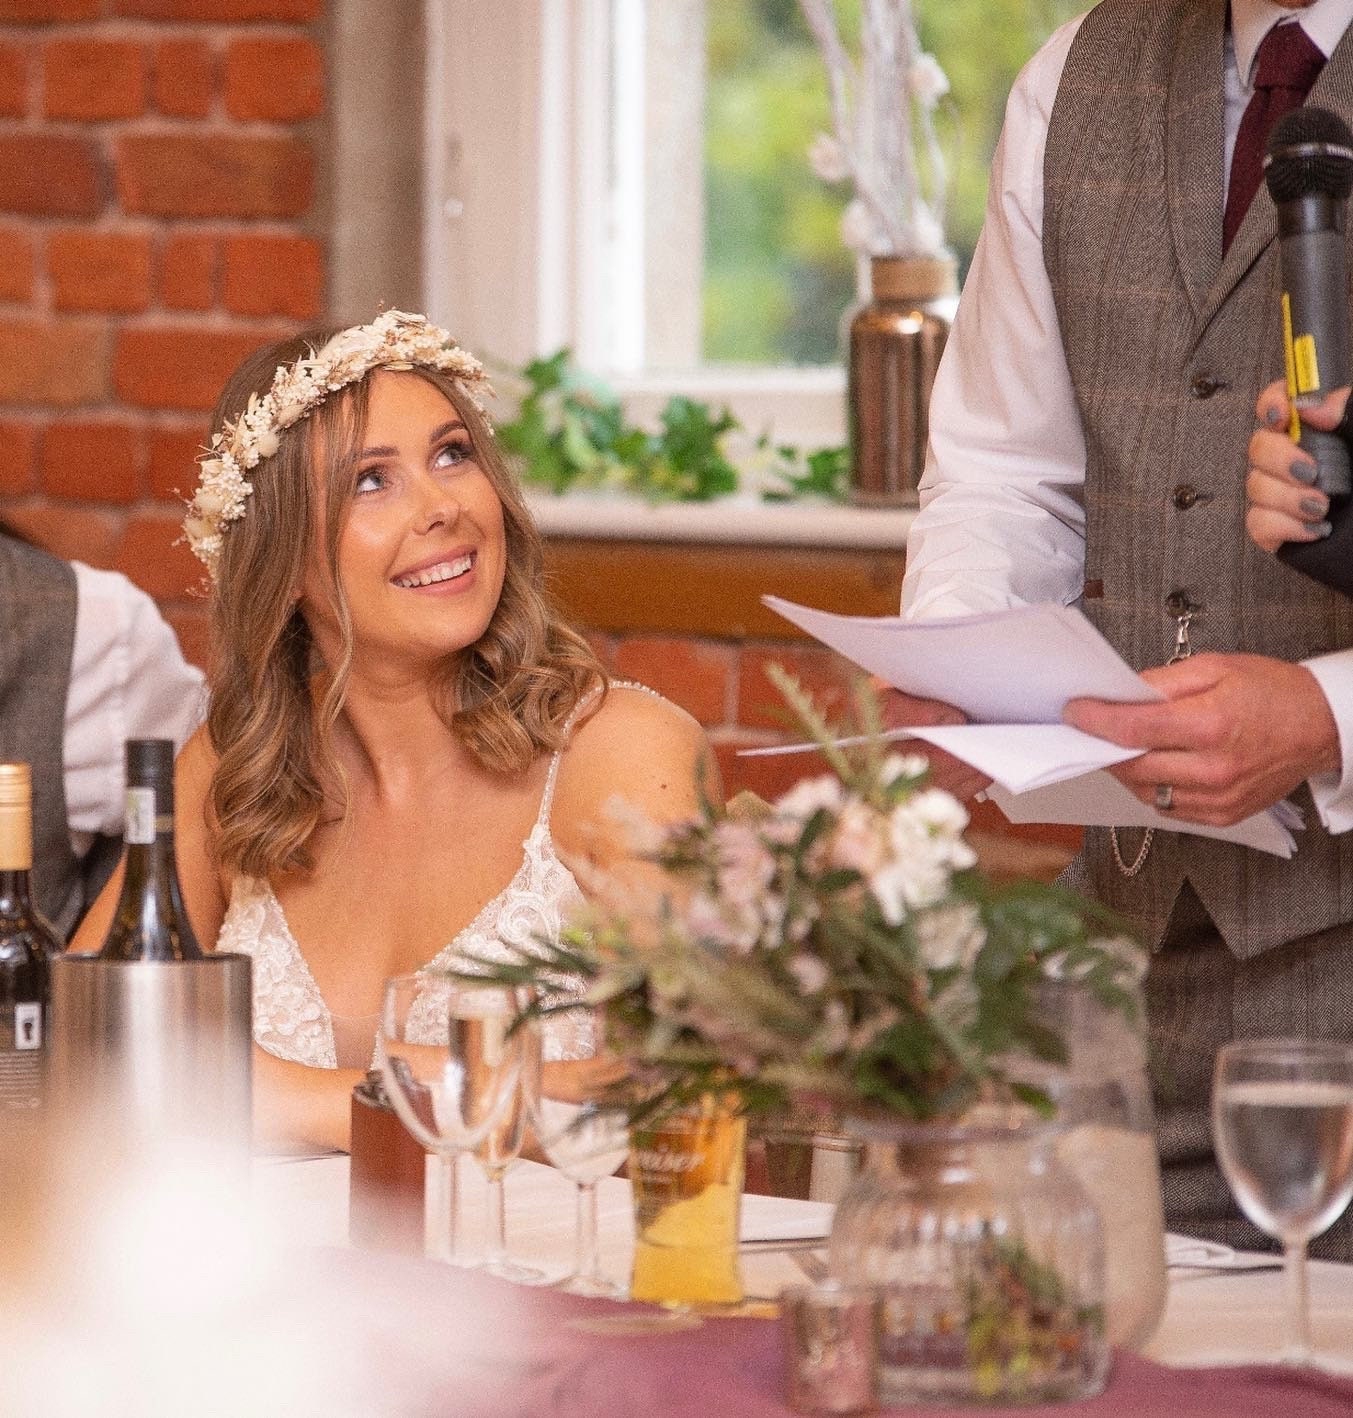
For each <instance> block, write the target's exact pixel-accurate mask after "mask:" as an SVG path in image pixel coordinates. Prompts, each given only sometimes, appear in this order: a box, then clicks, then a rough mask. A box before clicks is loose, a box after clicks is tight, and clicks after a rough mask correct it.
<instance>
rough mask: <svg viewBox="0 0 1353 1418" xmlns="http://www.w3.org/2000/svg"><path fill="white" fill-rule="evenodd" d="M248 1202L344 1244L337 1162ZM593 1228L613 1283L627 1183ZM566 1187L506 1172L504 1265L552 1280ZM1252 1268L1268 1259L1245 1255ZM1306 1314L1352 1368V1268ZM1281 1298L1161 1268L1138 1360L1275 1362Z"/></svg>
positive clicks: (265, 1182)
mask: <svg viewBox="0 0 1353 1418" xmlns="http://www.w3.org/2000/svg"><path fill="white" fill-rule="evenodd" d="M458 1175H459V1178H460V1190H461V1211H462V1225H461V1244H462V1249H463V1251H464V1252H465V1253H466V1255H467V1257H473V1256H474V1255H476V1254H478V1253H480V1252H482V1248H483V1236H484V1225H485V1204H484V1203H485V1184H484V1180H483V1174H482V1173H481V1172H480V1170H479V1169H478V1167H477V1166H475V1164H474V1163H473V1162H471V1161H469V1160H468V1159H467V1160H463V1161H462V1163H461V1165H460V1171H459V1174H458ZM254 1190H255V1199H256V1202H257V1205H258V1207H259V1209H260V1212H261V1214H262V1215H263V1216H264V1217H265V1218H270V1219H271V1220H273V1221H274V1222H276V1223H277V1224H278V1226H279V1227H280V1228H281V1230H282V1233H283V1234H284V1235H285V1237H286V1239H287V1241H288V1242H289V1243H298V1244H301V1245H338V1246H341V1245H346V1244H347V1235H348V1159H347V1158H346V1157H341V1156H340V1157H325V1158H318V1159H307V1160H304V1161H290V1160H289V1161H259V1162H257V1163H256V1164H255V1168H254ZM598 1214H599V1233H600V1238H601V1254H602V1263H603V1267H604V1269H605V1270H606V1273H607V1274H608V1275H609V1276H611V1277H612V1278H613V1279H615V1280H616V1281H617V1282H622V1283H623V1282H624V1280H625V1279H626V1278H627V1276H628V1274H629V1266H630V1257H631V1254H632V1251H633V1246H634V1227H633V1214H632V1209H631V1206H630V1194H629V1183H628V1182H625V1181H622V1180H620V1179H619V1178H615V1177H609V1178H607V1179H605V1180H604V1181H603V1182H602V1183H601V1184H600V1185H599V1187H598ZM829 1225H830V1208H827V1207H824V1206H823V1205H822V1204H821V1203H817V1202H802V1201H787V1200H783V1199H780V1198H773V1197H747V1198H745V1199H744V1216H743V1236H744V1239H754V1238H765V1237H778V1238H783V1237H788V1236H793V1235H812V1234H814V1233H815V1232H817V1233H821V1234H824V1235H825V1232H826V1229H827V1227H828V1226H829ZM573 1226H574V1202H573V1185H572V1183H570V1182H569V1181H568V1180H567V1179H566V1178H564V1177H563V1176H562V1175H561V1174H560V1173H558V1172H556V1171H554V1170H553V1169H552V1168H549V1167H542V1166H539V1165H537V1164H535V1163H531V1162H520V1163H518V1164H517V1165H516V1166H515V1167H513V1169H512V1170H511V1171H510V1172H509V1173H508V1176H507V1228H508V1249H509V1251H510V1252H511V1254H512V1256H513V1257H514V1259H517V1260H520V1261H523V1262H526V1263H527V1264H530V1265H533V1266H536V1267H538V1268H540V1269H543V1270H546V1271H548V1272H549V1273H550V1274H551V1275H563V1274H564V1273H565V1272H566V1271H567V1270H568V1269H569V1268H570V1265H571V1261H572V1254H573V1234H574V1231H573ZM1253 1259H1255V1260H1256V1261H1262V1260H1272V1259H1273V1258H1272V1257H1254V1258H1253ZM742 1269H743V1278H744V1281H745V1284H746V1288H747V1292H748V1294H749V1295H751V1296H766V1297H771V1296H773V1295H775V1294H776V1293H778V1291H779V1290H780V1289H781V1288H782V1287H783V1286H785V1285H790V1284H802V1283H803V1282H804V1279H805V1275H804V1270H803V1269H802V1268H801V1267H800V1264H799V1262H798V1260H796V1259H795V1253H794V1252H777V1253H766V1252H763V1251H755V1250H752V1251H747V1252H745V1253H744V1256H743V1267H742ZM1310 1281H1311V1313H1312V1323H1313V1329H1314V1335H1315V1345H1316V1349H1317V1352H1318V1353H1319V1355H1320V1359H1321V1362H1322V1364H1323V1365H1324V1366H1325V1367H1327V1368H1329V1369H1331V1370H1335V1371H1338V1372H1345V1373H1353V1266H1344V1265H1330V1264H1326V1263H1322V1262H1312V1263H1311V1266H1310ZM1285 1300H1286V1293H1285V1289H1284V1276H1283V1275H1282V1273H1281V1272H1280V1271H1264V1272H1260V1273H1246V1272H1243V1271H1234V1272H1224V1273H1221V1274H1209V1273H1205V1272H1200V1271H1191V1270H1172V1272H1171V1276H1170V1295H1169V1301H1168V1304H1167V1307H1166V1311H1165V1316H1164V1319H1163V1320H1162V1321H1161V1324H1160V1327H1159V1329H1158V1330H1157V1331H1156V1334H1155V1336H1154V1337H1153V1339H1152V1340H1151V1342H1150V1344H1149V1345H1148V1346H1147V1347H1146V1349H1145V1350H1144V1351H1143V1352H1144V1353H1145V1355H1146V1357H1148V1358H1151V1359H1155V1360H1157V1361H1158V1362H1160V1363H1164V1364H1173V1365H1207V1364H1226V1363H1239V1362H1250V1363H1254V1362H1266V1361H1271V1360H1274V1359H1276V1358H1277V1357H1278V1356H1279V1353H1280V1350H1281V1345H1282V1338H1283V1327H1282V1317H1283V1313H1284V1305H1285Z"/></svg>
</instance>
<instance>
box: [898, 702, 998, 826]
mask: <svg viewBox="0 0 1353 1418" xmlns="http://www.w3.org/2000/svg"><path fill="white" fill-rule="evenodd" d="M875 688H876V689H878V690H879V693H880V699H879V704H880V707H881V708H882V710H883V722H884V724H885V725H886V726H887V727H888V728H890V729H902V728H908V729H910V728H931V727H933V726H934V725H936V724H966V723H967V722H968V716H967V715H966V714H964V712H963V711H962V710H961V709H955V708H954V706H953V705H952V704H944V703H942V702H941V701H940V700H938V699H918V698H917V697H916V696H915V695H914V694H903V693H902V691H901V690H900V689H892V688H890V687H889V686H887V685H884V684H883V683H881V682H880V681H877V680H876V681H875ZM907 751H908V752H910V753H919V754H921V755H922V756H923V757H925V758H928V759H929V760H930V781H931V782H932V783H933V784H934V785H935V787H937V788H943V789H944V791H945V792H946V793H952V794H953V795H954V796H955V797H956V798H958V799H960V800H961V801H962V800H966V799H968V798H972V797H976V796H977V794H978V793H980V792H982V791H983V790H984V789H986V788H987V787H989V786H990V784H991V779H990V778H988V777H986V776H984V775H983V774H981V773H979V772H977V770H976V769H974V768H969V767H968V765H967V764H966V763H964V762H963V760H962V759H959V758H955V757H954V756H953V754H952V753H945V751H944V750H943V749H942V748H934V747H933V746H932V745H930V744H928V743H926V742H925V740H924V739H913V740H908V742H907Z"/></svg>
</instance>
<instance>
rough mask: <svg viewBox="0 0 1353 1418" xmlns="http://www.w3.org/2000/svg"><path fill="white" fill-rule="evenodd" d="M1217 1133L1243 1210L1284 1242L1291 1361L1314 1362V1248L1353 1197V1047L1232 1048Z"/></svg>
mask: <svg viewBox="0 0 1353 1418" xmlns="http://www.w3.org/2000/svg"><path fill="white" fill-rule="evenodd" d="M1212 1128H1213V1133H1214V1135H1215V1137H1216V1142H1217V1156H1218V1160H1219V1161H1220V1162H1221V1169H1222V1171H1223V1173H1225V1176H1226V1180H1227V1181H1228V1182H1229V1183H1230V1186H1231V1190H1232V1192H1233V1193H1234V1194H1235V1198H1236V1200H1237V1201H1238V1202H1239V1203H1240V1209H1241V1210H1242V1211H1243V1212H1244V1213H1245V1215H1246V1216H1248V1217H1249V1218H1250V1220H1251V1221H1253V1222H1254V1224H1255V1225H1256V1226H1258V1227H1259V1229H1260V1230H1261V1231H1265V1232H1267V1233H1268V1234H1269V1235H1270V1236H1274V1237H1276V1238H1277V1239H1278V1240H1280V1241H1281V1242H1282V1246H1283V1262H1284V1269H1285V1270H1286V1272H1287V1288H1288V1343H1287V1349H1286V1352H1285V1354H1284V1358H1285V1359H1286V1360H1287V1362H1289V1363H1293V1364H1306V1363H1309V1362H1310V1358H1311V1319H1310V1302H1309V1295H1308V1292H1307V1284H1306V1246H1307V1243H1308V1242H1309V1241H1310V1240H1311V1238H1312V1237H1314V1236H1318V1235H1320V1234H1321V1233H1322V1232H1323V1231H1325V1230H1327V1229H1328V1228H1329V1227H1330V1226H1331V1225H1333V1224H1334V1222H1335V1221H1336V1220H1337V1219H1338V1218H1339V1216H1340V1215H1341V1214H1342V1213H1343V1211H1344V1208H1345V1207H1347V1205H1348V1203H1349V1198H1350V1197H1353V1046H1350V1045H1345V1044H1334V1043H1323V1042H1319V1041H1316V1040H1305V1039H1260V1040H1253V1041H1249V1040H1246V1041H1242V1042H1240V1043H1234V1044H1227V1045H1226V1046H1225V1047H1224V1048H1222V1049H1221V1051H1220V1052H1219V1053H1218V1055H1217V1063H1216V1070H1215V1073H1214V1077H1213V1087H1212Z"/></svg>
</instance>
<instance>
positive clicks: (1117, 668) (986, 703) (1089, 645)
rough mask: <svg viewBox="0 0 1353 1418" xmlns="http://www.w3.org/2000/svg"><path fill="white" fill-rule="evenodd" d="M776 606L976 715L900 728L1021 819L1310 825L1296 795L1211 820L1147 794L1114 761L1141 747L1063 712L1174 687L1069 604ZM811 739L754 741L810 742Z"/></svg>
mask: <svg viewBox="0 0 1353 1418" xmlns="http://www.w3.org/2000/svg"><path fill="white" fill-rule="evenodd" d="M762 600H763V601H764V603H765V604H766V605H767V606H768V607H769V608H770V609H771V610H773V611H775V612H776V614H777V615H782V616H783V617H784V618H785V619H786V620H788V621H792V622H793V624H795V625H797V626H798V627H799V628H800V629H801V630H804V631H806V632H807V633H808V634H809V635H811V636H812V637H813V638H814V639H815V640H819V641H821V642H822V644H824V645H829V646H830V647H831V648H832V649H833V650H836V651H838V652H839V653H840V654H842V655H844V656H845V657H846V659H848V660H851V661H853V662H854V663H855V664H857V665H859V666H860V668H861V669H863V670H867V671H868V672H869V673H870V674H873V675H877V676H878V677H879V678H880V679H882V680H885V681H886V682H887V683H888V684H891V685H893V686H894V687H895V688H897V689H900V690H902V691H903V692H904V693H907V694H915V695H920V696H922V697H924V698H926V699H938V700H942V701H943V702H944V703H946V704H952V705H954V706H955V707H956V708H958V709H961V710H962V711H963V712H964V713H965V714H966V715H967V716H968V718H969V720H970V721H971V722H970V723H967V724H956V725H946V726H941V727H938V728H914V729H895V730H893V731H892V732H891V733H890V734H889V737H890V738H896V739H902V738H918V739H923V740H925V742H927V743H930V744H933V745H934V746H935V747H936V748H942V749H944V750H945V751H946V752H948V753H952V754H953V755H954V757H955V758H960V759H962V760H963V762H965V763H967V764H970V765H971V766H972V767H973V768H975V769H977V770H978V772H980V773H985V774H986V775H987V776H988V777H989V778H991V779H992V786H991V787H990V788H989V789H988V791H987V796H988V797H990V798H991V799H992V800H993V801H994V802H995V803H996V804H997V805H998V806H999V807H1000V809H1001V810H1002V812H1004V813H1005V815H1006V816H1007V817H1008V818H1009V819H1010V820H1011V821H1012V822H1065V823H1073V824H1078V825H1080V826H1094V827H1155V828H1158V829H1160V830H1161V831H1165V832H1191V833H1195V834H1196V835H1198V836H1200V837H1215V838H1218V839H1220V840H1221V841H1224V842H1238V843H1240V844H1241V845H1243V846H1246V847H1253V848H1255V849H1257V850H1258V851H1261V852H1271V853H1273V854H1274V855H1275V856H1280V857H1290V856H1291V855H1292V853H1293V852H1294V851H1295V850H1296V843H1295V841H1294V840H1293V837H1292V833H1291V831H1290V830H1289V829H1292V828H1299V827H1300V826H1301V816H1300V814H1299V813H1298V812H1297V810H1296V808H1295V807H1293V806H1292V804H1291V803H1288V802H1283V803H1279V804H1278V805H1277V806H1276V807H1272V808H1269V809H1268V810H1267V811H1265V812H1261V813H1256V814H1255V815H1254V816H1253V817H1247V818H1246V819H1245V820H1244V821H1243V822H1238V823H1236V824H1235V826H1233V827H1204V826H1202V825H1201V824H1199V823H1192V822H1184V821H1182V820H1180V819H1179V818H1177V817H1175V816H1173V815H1170V816H1167V815H1165V814H1163V813H1159V812H1157V811H1156V810H1155V809H1154V808H1152V807H1148V806H1146V804H1145V803H1142V802H1139V801H1138V800H1137V799H1136V798H1135V797H1134V796H1133V795H1132V794H1131V793H1130V792H1129V791H1128V790H1127V789H1126V788H1125V787H1124V786H1123V785H1122V784H1121V783H1120V782H1118V780H1117V779H1116V778H1114V777H1113V776H1112V775H1111V774H1109V773H1107V772H1105V771H1104V770H1105V769H1107V768H1110V767H1112V766H1113V765H1114V764H1116V763H1124V762H1126V761H1127V760H1128V759H1130V758H1136V757H1137V756H1138V755H1139V754H1140V752H1141V750H1140V749H1133V748H1122V747H1121V746H1119V745H1118V744H1114V743H1110V742H1108V740H1107V739H1099V738H1095V737H1094V736H1093V735H1091V734H1085V733H1082V732H1081V731H1080V730H1079V729H1073V728H1071V727H1070V725H1068V724H1064V723H1062V721H1061V720H1062V710H1063V709H1064V708H1065V707H1066V705H1067V703H1068V701H1069V700H1072V699H1107V700H1112V701H1115V702H1117V703H1122V704H1143V703H1150V702H1152V701H1155V702H1160V701H1161V700H1162V699H1163V697H1164V696H1162V695H1161V693H1160V692H1159V691H1158V690H1155V689H1152V687H1151V686H1150V685H1149V684H1147V682H1146V681H1145V680H1144V679H1142V677H1141V676H1140V675H1139V674H1137V673H1136V672H1135V671H1134V670H1133V669H1131V668H1130V667H1129V666H1128V665H1127V664H1126V663H1125V662H1124V660H1123V659H1122V658H1121V656H1119V654H1118V652H1117V651H1116V650H1114V648H1113V647H1112V646H1111V645H1110V644H1109V642H1108V641H1107V640H1105V639H1104V637H1103V636H1102V635H1101V634H1100V633H1099V631H1097V630H1096V629H1095V628H1094V626H1092V625H1091V624H1090V622H1089V621H1088V620H1086V618H1085V616H1084V615H1082V614H1081V612H1080V611H1078V610H1075V609H1074V608H1072V607H1070V606H1053V605H1042V606H1022V607H1019V608H1018V609H1015V610H1008V611H994V612H991V613H990V614H987V615H972V616H959V617H956V618H954V619H952V620H930V621H903V620H900V619H898V618H897V617H896V616H878V617H874V616H850V615H835V614H833V613H832V612H830V611H819V610H813V609H811V608H810V607H808V606H800V605H796V604H795V603H794V602H793V601H786V600H782V599H780V597H778V596H764V597H763V598H762ZM813 747H814V745H812V744H793V745H787V746H785V747H781V748H774V749H753V750H750V752H751V753H753V754H758V753H761V754H764V753H793V752H804V751H807V750H810V749H812V748H813Z"/></svg>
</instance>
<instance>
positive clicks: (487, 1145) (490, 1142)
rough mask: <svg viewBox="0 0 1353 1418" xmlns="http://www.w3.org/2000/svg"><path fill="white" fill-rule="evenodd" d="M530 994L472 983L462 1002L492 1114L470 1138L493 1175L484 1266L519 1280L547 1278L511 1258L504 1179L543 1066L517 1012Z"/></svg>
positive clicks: (472, 1062) (472, 1079) (470, 1058)
mask: <svg viewBox="0 0 1353 1418" xmlns="http://www.w3.org/2000/svg"><path fill="white" fill-rule="evenodd" d="M525 1004H526V997H525V995H524V993H523V992H522V991H520V990H512V989H504V988H500V987H497V986H485V987H482V988H480V987H475V986H471V987H470V989H469V990H468V991H466V992H465V994H464V995H463V997H462V998H461V1000H460V1001H459V1002H458V1006H457V1011H456V1013H457V1032H458V1034H459V1037H460V1046H461V1057H462V1058H463V1059H464V1061H465V1072H466V1079H467V1082H468V1088H469V1092H470V1094H471V1095H472V1096H473V1097H480V1098H482V1099H483V1104H482V1108H481V1111H482V1114H483V1116H485V1117H486V1118H487V1119H488V1124H487V1126H486V1127H484V1128H482V1129H481V1130H480V1131H479V1133H478V1135H477V1136H476V1138H475V1140H474V1142H473V1143H472V1144H471V1147H470V1150H471V1152H472V1154H473V1156H474V1159H475V1161H476V1162H478V1163H479V1165H480V1166H481V1167H482V1168H483V1169H484V1175H485V1176H486V1177H487V1178H488V1184H489V1188H488V1208H489V1215H488V1236H487V1239H486V1241H485V1255H484V1260H483V1262H482V1265H481V1267H480V1268H481V1269H483V1270H485V1271H487V1272H488V1274H490V1275H496V1276H498V1277H500V1278H501V1279H503V1280H512V1281H515V1282H516V1283H517V1284H519V1285H534V1284H538V1283H539V1282H540V1281H542V1280H544V1279H545V1274H544V1272H543V1271H540V1270H536V1269H534V1268H533V1267H531V1266H526V1265H521V1264H519V1263H518V1262H516V1261H513V1260H510V1259H509V1258H508V1254H507V1222H506V1215H505V1210H504V1196H503V1179H504V1177H505V1176H506V1175H507V1171H508V1168H509V1167H511V1166H512V1164H513V1163H514V1162H515V1161H516V1160H517V1157H518V1155H519V1154H520V1152H521V1147H522V1141H523V1139H524V1136H525V1132H526V1121H527V1116H528V1113H529V1110H530V1104H531V1098H532V1095H533V1090H534V1085H535V1080H536V1078H537V1076H538V1071H539V1060H540V1044H539V1035H538V1034H537V1032H536V1030H535V1029H534V1028H533V1027H531V1026H530V1025H529V1024H524V1023H523V1024H519V1023H518V1022H517V1020H518V1016H519V1015H520V1013H521V1011H522V1009H523V1008H524V1007H525Z"/></svg>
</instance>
